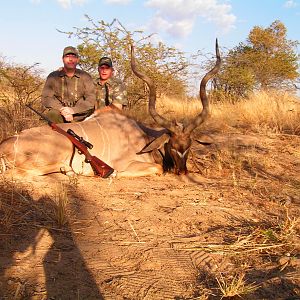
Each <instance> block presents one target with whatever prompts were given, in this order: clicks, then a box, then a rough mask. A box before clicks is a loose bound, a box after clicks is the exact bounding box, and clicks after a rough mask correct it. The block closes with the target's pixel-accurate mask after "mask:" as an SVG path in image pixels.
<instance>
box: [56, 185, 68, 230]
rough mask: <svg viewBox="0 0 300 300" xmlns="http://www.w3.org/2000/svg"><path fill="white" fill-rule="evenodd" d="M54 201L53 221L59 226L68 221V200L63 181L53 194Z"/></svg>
mask: <svg viewBox="0 0 300 300" xmlns="http://www.w3.org/2000/svg"><path fill="white" fill-rule="evenodd" d="M54 202H55V204H56V206H55V207H54V209H55V211H54V216H55V222H56V224H57V225H58V226H59V228H61V227H63V226H64V225H66V224H67V222H68V211H67V205H68V202H69V200H68V192H67V187H66V186H65V185H64V184H63V183H61V184H60V185H59V186H58V187H57V190H56V192H55V195H54Z"/></svg>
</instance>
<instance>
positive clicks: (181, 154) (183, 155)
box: [171, 148, 190, 158]
mask: <svg viewBox="0 0 300 300" xmlns="http://www.w3.org/2000/svg"><path fill="white" fill-rule="evenodd" d="M189 149H190V148H187V149H186V150H185V151H184V152H183V153H181V152H179V151H178V150H176V149H171V151H173V152H175V153H177V155H178V156H179V157H180V158H183V157H185V156H186V155H187V153H188V151H189Z"/></svg>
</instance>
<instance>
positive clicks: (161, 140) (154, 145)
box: [137, 133, 170, 154]
mask: <svg viewBox="0 0 300 300" xmlns="http://www.w3.org/2000/svg"><path fill="white" fill-rule="evenodd" d="M169 139H170V135H169V134H167V133H164V134H163V135H161V136H159V137H158V138H156V139H154V140H153V141H152V142H150V143H149V144H148V145H146V146H145V147H144V148H143V149H142V150H141V151H140V152H138V153H137V154H143V153H148V152H151V151H153V150H156V149H160V148H161V147H163V146H164V144H165V143H167V142H168V141H169Z"/></svg>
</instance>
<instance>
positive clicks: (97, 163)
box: [26, 104, 114, 178]
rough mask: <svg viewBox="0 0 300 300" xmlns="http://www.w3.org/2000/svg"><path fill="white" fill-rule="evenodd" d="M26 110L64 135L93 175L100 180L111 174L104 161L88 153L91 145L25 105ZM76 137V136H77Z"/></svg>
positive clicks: (110, 169)
mask: <svg viewBox="0 0 300 300" xmlns="http://www.w3.org/2000/svg"><path fill="white" fill-rule="evenodd" d="M26 106H27V107H28V108H30V109H31V110H32V111H34V112H35V113H36V114H38V115H39V116H40V117H42V118H43V119H44V120H46V121H47V122H48V125H49V126H50V127H51V128H52V129H53V130H55V131H57V132H58V133H60V134H62V135H64V136H65V137H67V138H68V139H69V140H70V141H71V142H72V144H73V145H74V146H75V147H76V149H78V151H79V153H81V154H83V155H84V156H85V162H87V163H89V164H90V165H91V167H92V169H93V171H94V173H95V175H97V176H100V177H102V178H107V177H109V176H110V175H111V174H112V173H113V172H114V169H113V168H112V167H110V166H109V165H108V164H106V163H105V162H104V161H102V160H101V159H99V158H98V157H96V156H94V155H91V153H90V152H89V151H88V148H87V146H89V148H90V149H91V148H92V147H93V145H92V144H90V143H88V142H86V141H84V140H83V139H82V138H79V139H77V138H76V137H75V136H77V135H76V134H75V133H74V132H73V131H72V133H73V134H70V133H68V132H67V131H64V130H63V129H62V128H60V127H59V126H57V124H55V123H54V122H52V121H51V120H50V119H48V118H47V117H46V116H45V115H43V114H42V113H40V112H39V111H37V110H35V109H34V108H33V107H31V106H30V105H28V104H26ZM77 137H78V136H77Z"/></svg>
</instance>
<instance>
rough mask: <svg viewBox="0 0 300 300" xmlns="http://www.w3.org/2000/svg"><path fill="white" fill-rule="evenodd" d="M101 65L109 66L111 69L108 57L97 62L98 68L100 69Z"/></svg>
mask: <svg viewBox="0 0 300 300" xmlns="http://www.w3.org/2000/svg"><path fill="white" fill-rule="evenodd" d="M103 65H107V66H109V67H111V68H112V67H113V64H112V61H111V59H110V58H109V57H106V56H104V57H101V58H100V60H99V64H98V66H99V67H101V66H103Z"/></svg>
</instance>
